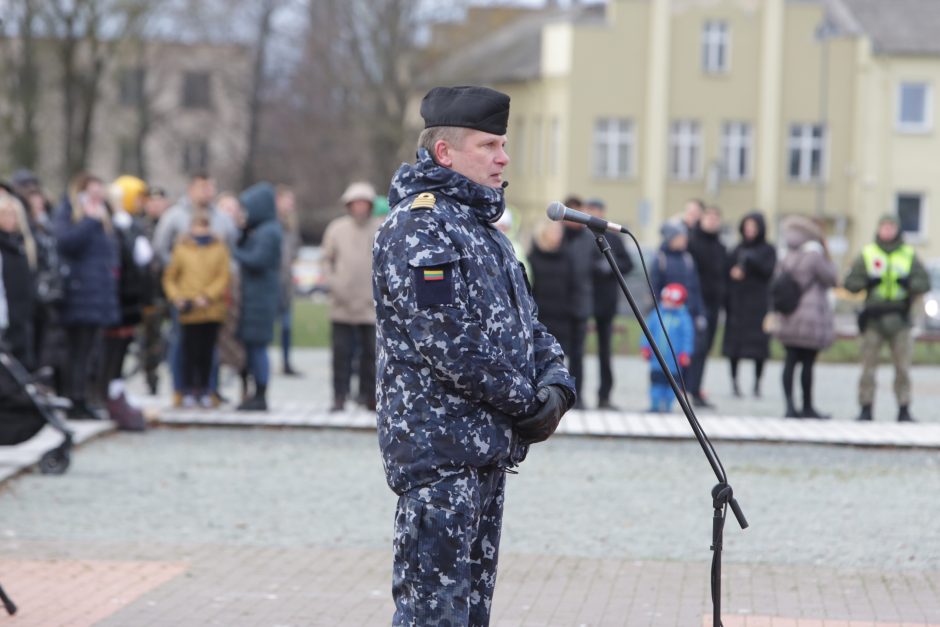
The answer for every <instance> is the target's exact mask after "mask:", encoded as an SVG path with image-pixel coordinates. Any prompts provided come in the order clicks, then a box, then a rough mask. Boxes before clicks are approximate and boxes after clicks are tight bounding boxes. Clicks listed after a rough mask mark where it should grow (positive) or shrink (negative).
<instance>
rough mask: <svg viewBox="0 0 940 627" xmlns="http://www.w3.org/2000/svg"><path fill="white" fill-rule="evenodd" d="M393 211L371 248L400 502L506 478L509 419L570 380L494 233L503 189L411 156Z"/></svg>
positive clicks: (511, 449) (512, 436)
mask: <svg viewBox="0 0 940 627" xmlns="http://www.w3.org/2000/svg"><path fill="white" fill-rule="evenodd" d="M389 202H390V203H391V204H393V205H394V209H393V210H392V212H391V213H390V214H389V217H388V219H387V220H386V221H385V223H384V224H383V225H382V226H381V228H380V229H379V232H378V235H377V236H376V239H375V246H374V248H373V264H372V267H373V275H372V286H373V294H374V298H375V306H376V336H377V359H378V363H377V365H376V372H377V373H378V377H379V385H378V390H377V391H378V395H377V402H378V411H377V416H376V419H377V426H378V435H379V445H380V447H381V449H382V456H383V459H384V463H385V473H386V479H387V481H388V484H389V486H390V487H391V488H392V489H393V490H394V491H395V492H396V493H398V494H403V493H404V492H406V491H408V490H411V489H413V488H416V487H419V486H424V485H427V484H430V483H433V482H434V481H436V480H438V479H441V478H442V477H445V476H447V475H449V474H453V473H454V472H455V471H459V470H460V469H463V468H466V467H477V468H484V467H509V466H513V465H515V464H516V463H518V462H520V461H521V460H522V459H523V458H524V457H525V454H526V452H527V447H526V445H525V444H523V443H522V442H520V440H519V438H518V436H517V435H516V433H515V431H514V430H513V428H512V427H513V421H514V419H516V418H520V417H523V416H528V415H531V414H533V413H534V412H535V411H536V409H537V408H538V407H539V401H538V399H537V398H536V391H537V390H538V388H540V387H542V386H546V385H553V384H554V385H559V386H562V387H563V388H564V389H566V390H567V395H568V396H569V402H573V400H574V381H573V380H572V378H571V376H570V375H569V374H568V371H567V370H566V369H565V366H564V355H563V353H562V350H561V347H560V346H559V345H558V342H556V341H555V338H554V337H552V336H551V334H549V333H548V331H547V330H546V329H545V326H544V325H542V324H541V323H540V322H539V321H538V319H537V318H536V307H535V303H534V301H533V300H532V297H531V295H530V294H529V290H528V288H527V286H526V281H525V278H524V276H523V273H522V266H521V264H520V263H519V261H518V260H517V259H516V255H515V252H514V251H513V248H512V244H510V242H509V240H508V239H507V238H506V236H505V235H503V234H502V233H501V232H500V231H499V230H498V229H496V228H495V227H494V226H493V222H495V221H496V220H497V219H498V218H499V217H500V215H502V212H503V210H504V208H505V201H504V198H503V191H502V189H494V188H491V187H487V186H484V185H480V184H478V183H475V182H473V181H471V180H469V179H468V178H466V177H464V176H463V175H461V174H459V173H457V172H455V171H453V170H451V169H449V168H445V167H442V166H439V165H438V164H436V163H435V162H434V160H433V159H432V158H431V156H430V155H429V154H428V151H427V150H425V149H421V150H419V151H418V161H417V163H416V164H414V165H410V164H405V165H402V166H401V168H399V170H398V172H397V173H396V174H395V176H394V177H393V179H392V185H391V190H390V191H389Z"/></svg>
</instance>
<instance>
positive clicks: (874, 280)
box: [866, 276, 881, 289]
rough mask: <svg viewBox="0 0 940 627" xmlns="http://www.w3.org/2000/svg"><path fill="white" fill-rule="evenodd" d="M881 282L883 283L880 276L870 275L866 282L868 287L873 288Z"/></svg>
mask: <svg viewBox="0 0 940 627" xmlns="http://www.w3.org/2000/svg"><path fill="white" fill-rule="evenodd" d="M880 284H881V277H880V276H870V277H868V283H867V284H866V287H867V288H868V289H872V288H875V287H878V286H879V285H880Z"/></svg>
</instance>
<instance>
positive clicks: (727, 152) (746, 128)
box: [721, 122, 752, 181]
mask: <svg viewBox="0 0 940 627" xmlns="http://www.w3.org/2000/svg"><path fill="white" fill-rule="evenodd" d="M751 154H752V146H751V125H750V124H748V123H747V122H725V124H724V126H723V127H722V130H721V171H722V173H723V174H724V176H725V179H726V180H728V181H746V180H748V179H750V178H751Z"/></svg>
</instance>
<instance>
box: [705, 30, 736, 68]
mask: <svg viewBox="0 0 940 627" xmlns="http://www.w3.org/2000/svg"><path fill="white" fill-rule="evenodd" d="M730 70H731V29H730V28H728V23H727V22H725V21H722V20H706V22H705V24H704V25H703V26H702V71H703V72H705V73H706V74H727V73H728V72H729V71H730Z"/></svg>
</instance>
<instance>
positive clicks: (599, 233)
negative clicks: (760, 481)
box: [588, 225, 747, 627]
mask: <svg viewBox="0 0 940 627" xmlns="http://www.w3.org/2000/svg"><path fill="white" fill-rule="evenodd" d="M588 228H589V229H591V231H593V232H594V241H595V242H596V243H597V247H598V248H599V249H600V251H601V253H603V255H604V257H606V258H607V263H609V264H610V267H611V269H612V270H613V271H614V276H616V277H617V282H618V283H620V289H621V290H622V291H623V293H624V295H625V296H626V297H627V302H629V303H630V309H632V310H633V315H634V316H636V319H637V321H638V322H639V323H640V328H641V329H643V335H645V336H646V339H647V341H649V345H650V350H651V351H652V352H653V354H654V355H656V360H657V361H658V362H659V365H660V367H661V368H662V369H663V372H664V373H665V374H666V379H667V380H668V381H669V385H670V387H672V391H673V393H674V394H675V395H676V400H678V401H679V406H680V407H681V408H682V412H683V413H684V414H685V417H686V419H687V420H688V421H689V426H691V427H692V432H693V433H694V434H695V439H696V440H698V443H699V445H700V446H701V447H702V451H704V453H705V458H706V459H707V460H708V463H709V465H710V466H711V467H712V471H714V473H715V477H717V479H718V484H717V485H715V487H713V488H712V491H711V497H712V508H713V509H714V514H713V516H712V545H711V550H712V552H713V555H712V573H711V593H712V608H713V610H714V615H713V618H712V627H722V624H721V547H722V538H723V535H724V527H725V513H726V511H727V507H728V505H730V506H731V511H732V512H734V517H735V518H736V519H737V521H738V524H739V525H740V526H741V529H747V520H746V519H745V518H744V512H742V511H741V507H740V506H739V505H738V501H737V499H735V498H734V492H733V491H732V489H731V485H730V484H729V483H728V476H727V474H726V473H725V469H724V466H722V464H721V460H719V459H718V454H717V453H716V452H715V449H714V448H713V447H712V445H711V442H710V441H709V440H708V436H706V435H705V432H704V431H703V430H702V425H700V424H699V422H698V419H697V418H696V417H695V412H693V411H692V408H691V407H690V406H689V403H688V401H687V400H686V398H685V394H684V393H683V391H682V390H681V389H680V388H679V385H678V384H677V383H676V380H675V378H674V377H673V376H672V373H671V372H670V370H669V366H668V365H667V364H666V360H665V359H664V358H663V355H662V353H661V352H660V351H659V347H658V346H657V345H656V342H655V341H653V336H652V334H651V333H650V330H649V327H648V326H646V321H645V320H644V319H643V315H642V314H641V313H640V308H639V307H638V306H637V304H636V301H635V300H634V299H633V294H631V293H630V288H628V287H627V282H626V281H625V280H624V278H623V274H622V273H621V272H620V268H618V267H617V262H616V260H615V259H614V254H613V253H612V252H611V250H610V243H609V242H608V241H607V238H606V237H605V236H604V232H605V230H606V229H605V228H604V227H602V226H591V225H588ZM638 250H639V248H638ZM641 255H642V253H641ZM641 261H642V259H641ZM643 267H644V270H645V268H646V264H645V263H644V264H643ZM654 298H655V295H654Z"/></svg>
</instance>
